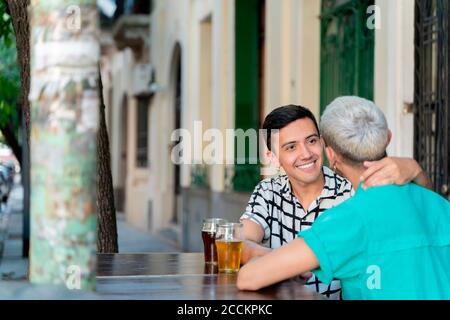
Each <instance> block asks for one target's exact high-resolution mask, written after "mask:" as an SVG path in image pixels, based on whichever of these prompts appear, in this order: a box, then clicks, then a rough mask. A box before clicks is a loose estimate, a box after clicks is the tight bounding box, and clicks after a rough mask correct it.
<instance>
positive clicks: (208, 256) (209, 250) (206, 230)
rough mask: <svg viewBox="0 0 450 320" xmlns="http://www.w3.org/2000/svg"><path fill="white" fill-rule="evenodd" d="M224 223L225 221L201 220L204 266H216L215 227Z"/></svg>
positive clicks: (214, 219) (215, 219)
mask: <svg viewBox="0 0 450 320" xmlns="http://www.w3.org/2000/svg"><path fill="white" fill-rule="evenodd" d="M224 223H227V221H226V220H225V219H219V218H211V219H204V220H203V226H202V239H203V249H204V252H205V263H206V264H212V265H217V250H216V232H217V227H218V226H219V225H220V224H224Z"/></svg>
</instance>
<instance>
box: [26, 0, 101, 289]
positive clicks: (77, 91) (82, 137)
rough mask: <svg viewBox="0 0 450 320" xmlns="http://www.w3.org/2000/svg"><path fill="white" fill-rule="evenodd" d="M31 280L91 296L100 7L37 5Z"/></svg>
mask: <svg viewBox="0 0 450 320" xmlns="http://www.w3.org/2000/svg"><path fill="white" fill-rule="evenodd" d="M31 5H32V7H31V10H30V13H31V14H32V16H31V22H32V23H31V34H32V37H31V47H32V50H33V51H32V55H31V56H32V58H33V59H32V61H31V70H32V81H31V91H30V101H31V102H32V104H31V106H32V111H31V122H32V124H33V129H32V130H31V136H30V148H31V167H32V168H33V170H32V172H31V203H32V206H31V247H30V280H31V281H32V282H34V283H53V284H55V283H59V284H65V285H66V286H67V287H68V288H70V289H75V288H77V289H93V288H94V287H95V271H96V254H95V253H96V221H97V214H96V205H95V201H96V189H97V188H96V182H97V181H96V180H97V174H96V170H97V163H96V162H97V139H96V138H97V132H98V125H99V124H98V116H99V93H98V62H99V56H100V47H99V30H98V13H97V8H96V1H95V0H78V1H74V0H72V1H69V0H60V1H55V0H51V1H43V0H31Z"/></svg>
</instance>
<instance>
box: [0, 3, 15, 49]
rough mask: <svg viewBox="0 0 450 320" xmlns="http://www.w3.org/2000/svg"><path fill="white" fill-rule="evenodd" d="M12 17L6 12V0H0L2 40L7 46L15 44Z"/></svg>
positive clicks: (0, 35)
mask: <svg viewBox="0 0 450 320" xmlns="http://www.w3.org/2000/svg"><path fill="white" fill-rule="evenodd" d="M12 34H13V28H12V24H11V17H10V16H9V15H8V14H7V13H6V0H0V41H1V42H3V43H4V45H6V46H7V47H10V46H12V45H13V43H14V42H13V39H12V38H11V35H12Z"/></svg>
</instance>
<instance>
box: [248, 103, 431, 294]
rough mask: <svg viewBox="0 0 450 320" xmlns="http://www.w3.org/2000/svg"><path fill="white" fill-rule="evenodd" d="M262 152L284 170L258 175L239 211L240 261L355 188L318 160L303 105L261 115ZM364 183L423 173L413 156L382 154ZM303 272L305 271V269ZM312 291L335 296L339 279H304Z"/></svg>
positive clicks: (288, 235) (284, 238) (275, 243)
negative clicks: (242, 240)
mask: <svg viewBox="0 0 450 320" xmlns="http://www.w3.org/2000/svg"><path fill="white" fill-rule="evenodd" d="M263 129H265V130H266V143H267V147H268V153H267V156H268V157H269V159H270V161H271V163H272V164H274V165H275V166H277V167H279V168H282V169H283V170H284V172H285V173H286V174H280V175H277V176H275V177H273V178H269V179H265V180H263V181H261V182H260V183H259V184H258V185H257V186H256V188H255V190H254V192H253V194H252V195H251V197H250V200H249V202H248V205H247V207H246V210H245V212H244V213H243V215H242V216H241V222H242V223H243V224H244V234H245V238H246V239H247V241H245V244H244V248H243V252H242V263H246V262H247V261H248V260H249V259H251V258H252V257H254V256H260V255H264V254H266V253H267V252H268V251H270V250H271V249H273V248H278V247H281V246H282V245H283V244H286V243H288V242H290V241H292V240H293V239H295V238H296V235H297V234H298V232H300V231H305V230H307V229H308V228H310V227H311V225H312V224H313V222H314V221H315V220H316V219H317V218H318V217H319V215H320V214H322V213H323V212H324V211H325V210H327V209H329V208H332V207H334V206H336V205H338V204H340V203H342V202H343V201H345V200H347V199H348V198H350V197H351V196H353V194H354V190H353V187H355V188H356V186H352V184H351V183H350V181H348V180H347V179H345V178H343V177H341V176H339V175H337V174H336V173H335V172H334V171H332V170H331V169H329V168H328V167H326V166H324V165H323V150H324V142H323V140H322V139H321V137H320V133H319V129H318V126H317V121H316V119H315V118H314V115H313V114H312V113H311V111H310V110H308V109H307V108H304V107H301V106H296V105H288V106H283V107H279V108H277V109H275V110H273V111H272V112H271V113H270V114H269V115H268V116H267V117H266V119H265V121H264V124H263ZM366 165H367V166H368V169H367V170H366V172H365V173H364V174H363V177H365V178H366V179H365V184H366V187H370V186H376V185H384V184H387V183H395V184H403V183H405V182H409V181H411V180H416V181H417V182H418V183H419V184H422V185H426V186H427V185H429V181H428V178H427V177H426V175H425V174H424V173H423V171H422V169H421V168H420V166H419V165H418V164H417V162H416V161H415V160H413V159H401V158H384V159H382V160H380V161H375V162H370V163H366ZM304 276H305V277H306V278H308V277H309V274H305V275H304ZM307 285H311V286H313V287H314V288H315V289H316V291H317V292H320V293H322V294H324V295H325V296H327V297H330V298H338V297H339V295H340V284H339V282H338V281H333V282H331V284H329V285H326V286H325V285H323V284H322V283H321V282H320V281H319V280H318V279H317V278H316V277H314V276H313V277H311V278H309V279H308V280H307Z"/></svg>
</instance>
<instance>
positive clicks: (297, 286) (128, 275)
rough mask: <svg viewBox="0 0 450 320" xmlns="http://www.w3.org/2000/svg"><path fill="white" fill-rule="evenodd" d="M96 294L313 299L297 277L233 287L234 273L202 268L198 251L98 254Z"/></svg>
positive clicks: (188, 298) (107, 296)
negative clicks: (267, 284) (243, 288)
mask: <svg viewBox="0 0 450 320" xmlns="http://www.w3.org/2000/svg"><path fill="white" fill-rule="evenodd" d="M97 258H98V259H97V293H99V294H100V295H101V296H102V297H105V298H107V299H158V300H159V299H161V300H241V299H245V300H311V299H313V300H317V299H322V297H321V295H319V294H317V293H316V292H314V291H313V290H312V289H309V288H306V287H305V286H304V285H303V283H302V282H301V281H300V280H287V281H284V282H281V283H279V284H276V285H273V286H270V287H267V288H264V289H261V290H259V291H256V292H251V291H240V290H238V289H237V288H236V274H222V273H217V270H211V268H208V267H205V265H204V263H203V254H202V253H142V254H139V253H138V254H98V256H97Z"/></svg>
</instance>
